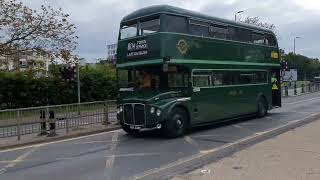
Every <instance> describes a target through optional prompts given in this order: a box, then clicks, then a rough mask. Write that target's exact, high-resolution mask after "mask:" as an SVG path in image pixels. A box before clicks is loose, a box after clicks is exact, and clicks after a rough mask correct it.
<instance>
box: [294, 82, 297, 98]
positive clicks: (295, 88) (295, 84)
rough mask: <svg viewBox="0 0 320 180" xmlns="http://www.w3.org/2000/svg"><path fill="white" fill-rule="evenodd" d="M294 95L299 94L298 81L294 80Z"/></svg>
mask: <svg viewBox="0 0 320 180" xmlns="http://www.w3.org/2000/svg"><path fill="white" fill-rule="evenodd" d="M294 95H297V83H296V82H294Z"/></svg>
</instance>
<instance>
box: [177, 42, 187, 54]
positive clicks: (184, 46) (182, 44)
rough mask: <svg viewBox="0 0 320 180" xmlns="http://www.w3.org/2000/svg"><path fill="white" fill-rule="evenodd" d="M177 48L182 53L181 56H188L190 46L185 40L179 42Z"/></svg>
mask: <svg viewBox="0 0 320 180" xmlns="http://www.w3.org/2000/svg"><path fill="white" fill-rule="evenodd" d="M177 48H178V50H179V51H180V53H181V54H186V53H187V51H188V44H187V42H186V41H185V40H183V39H182V40H179V42H178V44H177Z"/></svg>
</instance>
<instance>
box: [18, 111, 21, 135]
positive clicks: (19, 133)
mask: <svg viewBox="0 0 320 180" xmlns="http://www.w3.org/2000/svg"><path fill="white" fill-rule="evenodd" d="M17 120H18V127H17V128H18V129H17V131H18V132H17V133H18V141H20V140H21V131H20V111H19V110H18V111H17Z"/></svg>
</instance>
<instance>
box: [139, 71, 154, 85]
mask: <svg viewBox="0 0 320 180" xmlns="http://www.w3.org/2000/svg"><path fill="white" fill-rule="evenodd" d="M151 80H152V79H151V75H150V74H148V73H147V72H145V71H140V73H139V89H142V88H150V87H151Z"/></svg>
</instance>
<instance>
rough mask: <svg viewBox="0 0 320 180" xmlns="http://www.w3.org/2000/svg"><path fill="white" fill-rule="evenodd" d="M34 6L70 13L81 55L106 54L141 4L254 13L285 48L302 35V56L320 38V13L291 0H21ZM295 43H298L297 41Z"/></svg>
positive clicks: (221, 14)
mask: <svg viewBox="0 0 320 180" xmlns="http://www.w3.org/2000/svg"><path fill="white" fill-rule="evenodd" d="M23 2H25V3H27V4H28V5H30V6H32V7H34V8H37V7H39V6H40V4H42V3H43V2H45V3H46V4H50V5H52V6H55V7H62V8H63V9H64V11H65V12H68V13H69V14H70V15H71V18H72V22H73V23H75V24H76V26H77V27H78V32H77V33H78V35H79V37H80V39H79V48H78V50H77V52H78V53H79V54H80V55H81V56H82V57H85V58H88V59H94V58H98V57H106V55H107V52H106V44H107V43H113V42H116V40H117V36H118V28H119V22H120V20H121V19H122V17H124V16H125V15H126V14H128V13H130V12H132V11H134V10H137V9H139V8H142V7H146V6H150V5H156V4H170V5H174V6H179V7H182V8H188V9H192V10H196V11H199V12H202V13H205V14H209V15H213V16H218V17H222V18H227V19H233V18H234V13H235V12H236V11H238V10H245V12H244V13H243V15H241V16H242V17H245V16H258V17H260V18H261V19H262V20H263V21H266V22H270V23H273V24H275V25H276V28H277V31H278V34H279V36H280V37H281V39H280V40H279V44H280V46H281V48H285V50H286V51H292V50H293V43H292V38H293V37H294V36H297V35H299V36H302V37H303V39H299V42H297V52H298V53H301V54H304V55H306V56H312V57H320V52H319V51H318V47H317V43H318V42H317V41H318V40H319V39H320V35H319V33H318V32H319V31H320V25H319V21H317V19H319V18H320V14H319V13H317V12H316V11H311V10H310V9H305V8H303V7H300V6H298V5H297V4H294V3H293V2H292V1H291V0H282V1H278V0H264V1H261V0H241V1H240V0H224V1H218V0H216V1H214V0H198V1H192V0H176V1H172V0H162V1H160V0H148V1H141V0H127V1H124V0H90V1H88V0H68V1H66V0H32V1H29V0H23ZM298 43H299V44H298Z"/></svg>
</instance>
